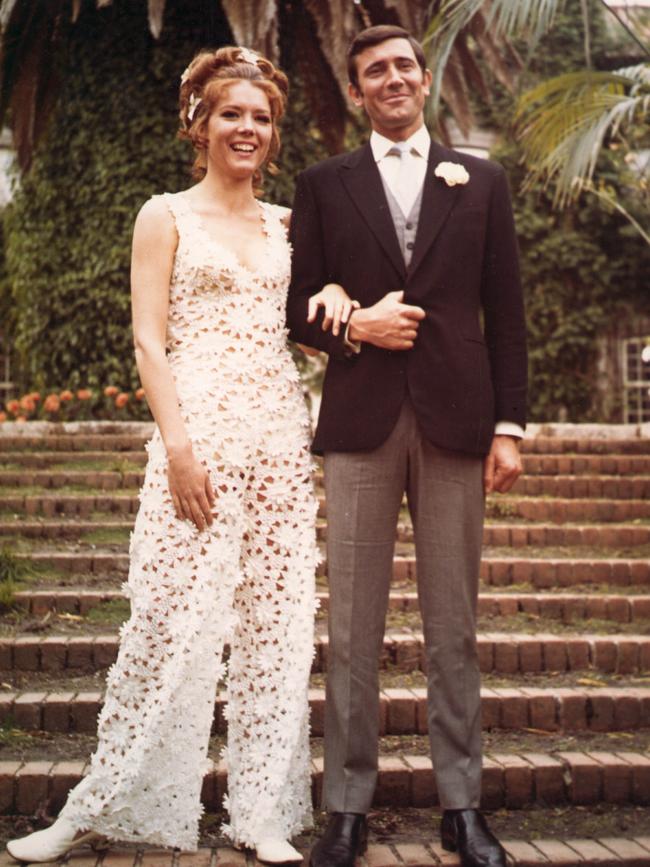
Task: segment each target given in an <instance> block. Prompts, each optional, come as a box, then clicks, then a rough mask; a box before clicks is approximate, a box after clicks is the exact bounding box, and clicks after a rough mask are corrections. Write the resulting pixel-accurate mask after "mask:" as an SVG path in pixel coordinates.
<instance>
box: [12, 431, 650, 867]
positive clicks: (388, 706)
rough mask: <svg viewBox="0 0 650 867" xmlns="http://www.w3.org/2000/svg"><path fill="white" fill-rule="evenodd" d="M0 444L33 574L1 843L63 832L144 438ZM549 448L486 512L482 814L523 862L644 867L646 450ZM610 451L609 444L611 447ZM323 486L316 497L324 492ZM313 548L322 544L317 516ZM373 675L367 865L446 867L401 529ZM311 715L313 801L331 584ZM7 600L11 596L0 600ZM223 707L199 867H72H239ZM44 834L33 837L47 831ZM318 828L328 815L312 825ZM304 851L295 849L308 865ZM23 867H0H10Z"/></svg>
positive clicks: (648, 573)
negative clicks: (377, 684)
mask: <svg viewBox="0 0 650 867" xmlns="http://www.w3.org/2000/svg"><path fill="white" fill-rule="evenodd" d="M33 429H34V428H33V427H32V426H30V427H26V428H24V429H23V430H22V431H18V432H16V429H15V427H14V429H13V432H9V426H8V425H6V426H4V427H0V548H1V547H3V546H7V550H9V551H10V552H11V562H12V564H13V565H14V567H15V568H16V569H17V570H18V571H19V572H20V582H19V586H18V588H17V590H16V592H15V594H14V597H13V608H12V609H11V610H10V611H5V612H4V613H2V614H0V681H1V685H0V813H2V817H0V831H1V832H2V834H3V836H4V837H5V838H6V837H7V836H10V835H12V834H14V833H25V832H26V831H29V830H30V827H32V826H33V827H35V826H36V825H34V822H38V821H39V820H43V819H44V818H46V817H48V816H51V815H55V814H56V811H57V810H58V809H59V808H60V806H61V805H62V803H63V802H64V801H65V797H66V794H67V792H68V791H69V789H70V788H71V787H72V786H73V785H75V784H76V782H78V780H79V779H80V778H81V776H82V775H83V773H84V768H85V766H86V762H87V759H88V756H89V753H90V752H91V750H92V748H93V744H94V733H95V728H96V719H97V714H98V712H99V710H100V708H101V704H102V700H103V675H104V672H105V669H106V668H107V666H108V665H110V664H111V663H112V662H113V661H114V659H115V655H116V652H117V630H118V627H119V624H120V622H121V621H122V620H123V619H124V618H125V617H126V616H128V606H127V602H126V600H125V599H124V597H123V596H122V593H121V591H120V584H121V582H122V581H123V580H124V578H125V576H126V573H127V569H128V557H127V545H128V535H129V531H130V529H131V527H132V525H133V519H134V515H135V512H136V510H137V505H138V500H137V488H138V486H139V484H140V482H141V480H142V472H143V467H144V463H145V453H144V442H145V439H146V435H147V433H148V429H147V428H146V427H145V426H136V425H134V426H131V427H129V428H125V427H120V426H118V425H112V426H111V425H103V426H101V425H100V426H96V427H95V428H91V427H90V426H86V427H84V426H83V425H81V426H78V427H77V428H75V429H74V430H73V429H68V430H65V429H54V430H53V429H51V428H47V427H45V428H43V429H42V430H38V433H37V434H31V433H29V432H26V431H31V430H33ZM569 433H570V432H568V431H567V430H565V431H563V432H562V435H555V436H543V435H541V434H538V435H536V436H534V437H532V438H531V439H529V440H526V441H525V443H524V452H525V454H524V468H525V473H524V476H523V477H522V478H521V479H520V480H519V482H518V483H517V485H516V487H515V489H514V490H513V491H512V493H511V494H509V495H507V496H504V497H493V498H490V500H489V502H488V509H487V513H488V522H487V525H486V529H485V537H484V557H483V563H482V567H481V569H482V571H481V593H480V598H479V654H480V664H481V670H482V671H483V689H482V711H483V714H482V719H483V729H484V739H485V763H484V775H483V789H482V799H483V806H484V808H485V809H486V810H489V811H490V822H491V824H492V825H493V827H494V828H495V830H497V831H498V833H499V834H500V836H501V838H502V839H504V840H505V841H506V844H505V845H506V849H507V851H508V853H509V856H510V860H511V864H512V865H514V867H526V865H541V864H546V865H558V867H559V865H564V867H569V865H582V867H589V865H596V864H598V865H610V864H611V865H614V864H615V865H619V867H621V865H626V867H632V865H634V867H641V865H644V867H650V815H649V811H648V810H647V807H648V805H650V589H649V588H650V496H649V495H650V441H649V440H647V439H643V438H642V437H639V436H632V435H630V432H629V430H624V431H622V432H619V433H618V434H617V433H616V431H614V432H613V435H612V432H611V431H610V432H609V436H602V435H601V436H599V437H598V438H596V437H594V436H590V435H589V432H585V431H578V432H577V433H576V434H575V435H569ZM600 433H601V434H602V432H600ZM317 482H318V483H320V480H319V479H317ZM318 529H319V537H320V538H321V540H324V539H325V537H326V533H327V523H326V504H325V502H324V500H321V509H320V518H319V528H318ZM393 573H394V581H393V589H392V592H391V597H390V609H389V614H388V622H387V632H386V638H385V641H384V647H383V653H382V657H381V661H380V667H381V688H382V692H381V702H380V714H381V716H380V731H381V744H380V751H381V761H380V773H379V784H378V787H377V793H376V799H375V805H374V807H373V813H372V815H371V828H372V833H371V846H370V849H369V851H368V853H367V855H366V857H365V859H364V861H365V863H366V864H367V865H368V867H392V865H398V864H399V865H402V864H409V865H431V867H433V865H441V864H447V865H453V864H457V863H458V861H457V858H456V857H455V856H453V855H450V854H449V853H445V852H443V851H442V849H441V848H440V845H439V842H438V838H437V833H436V832H435V830H434V823H433V820H432V815H434V814H436V813H437V812H438V811H437V810H436V807H437V803H438V801H437V792H436V787H435V779H434V777H433V774H432V770H431V764H430V760H429V758H428V745H427V739H426V736H425V734H426V725H425V677H424V674H423V646H422V636H421V629H420V623H419V617H418V614H417V597H416V592H415V578H416V572H415V559H414V552H413V537H412V528H411V525H410V522H409V520H408V515H407V513H406V512H405V513H404V515H403V517H402V520H401V522H400V525H399V527H398V531H397V538H396V553H395V560H394V569H393ZM317 581H318V589H319V596H320V599H321V612H322V613H321V615H320V616H319V621H318V627H317V633H318V634H317V641H316V650H317V652H316V655H315V659H314V666H313V673H312V688H311V690H310V705H311V716H312V738H313V774H312V779H313V793H314V800H315V803H318V796H319V790H320V786H321V783H322V740H321V738H322V733H323V711H324V698H325V696H324V682H325V675H326V671H327V658H328V643H327V637H326V632H325V617H326V612H327V607H328V596H327V581H326V566H325V567H323V569H322V570H321V574H319V576H317ZM0 589H1V586H0ZM224 701H225V697H224V694H223V693H222V692H219V694H218V695H217V699H216V702H215V722H214V728H213V736H212V739H211V745H210V756H211V758H212V759H213V762H212V767H211V769H210V770H209V772H208V773H207V774H206V776H205V778H204V784H203V801H204V803H205V806H206V810H207V812H208V814H209V815H208V818H207V820H206V823H205V825H204V828H203V836H202V847H203V848H202V849H201V850H200V851H199V853H198V855H193V856H189V855H178V854H173V853H169V852H156V851H152V850H144V852H143V851H138V850H136V849H135V848H131V847H127V848H114V849H110V850H108V851H107V852H105V853H99V854H97V853H95V854H92V855H89V854H88V853H85V852H83V851H82V852H80V853H79V854H76V855H74V856H72V857H71V858H70V861H71V862H73V863H78V864H79V865H84V867H85V865H90V864H93V865H94V864H95V863H96V862H98V860H100V861H101V867H113V865H114V867H127V865H132V864H133V865H137V867H139V865H140V864H150V865H151V867H154V865H156V867H157V865H168V867H179V865H181V864H182V865H183V867H189V865H190V864H191V865H199V864H200V867H217V865H219V867H221V865H230V864H232V865H237V867H244V865H245V864H246V863H247V862H248V863H249V864H252V863H253V862H254V859H252V857H251V856H250V855H246V854H243V853H238V852H235V851H234V850H232V849H229V848H228V847H226V846H225V845H224V841H223V838H221V837H220V836H219V833H218V823H217V819H216V818H215V817H214V815H213V814H218V812H219V810H220V803H221V799H222V796H223V793H224V791H225V787H226V770H227V769H226V767H225V766H224V764H223V762H222V761H220V760H219V759H218V756H219V749H220V745H221V744H222V743H223V737H224V735H225V722H224V714H223V711H224ZM35 817H36V818H35ZM316 819H317V823H322V820H323V817H322V816H321V815H320V814H319V813H318V812H317V814H316ZM312 840H313V835H312V834H304V835H303V836H302V837H301V839H300V840H299V841H298V842H299V844H300V845H301V847H302V848H304V849H305V851H306V850H307V849H308V848H309V845H310V843H311V842H312ZM9 863H13V862H11V860H10V859H8V858H7V856H6V855H3V856H0V867H4V865H5V864H9Z"/></svg>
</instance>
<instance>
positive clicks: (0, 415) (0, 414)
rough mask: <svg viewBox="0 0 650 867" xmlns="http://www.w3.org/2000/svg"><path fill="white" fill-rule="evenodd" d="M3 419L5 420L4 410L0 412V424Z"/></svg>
mask: <svg viewBox="0 0 650 867" xmlns="http://www.w3.org/2000/svg"><path fill="white" fill-rule="evenodd" d="M3 421H7V413H6V412H0V424H2V422H3Z"/></svg>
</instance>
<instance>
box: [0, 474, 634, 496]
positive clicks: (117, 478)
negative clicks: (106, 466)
mask: <svg viewBox="0 0 650 867" xmlns="http://www.w3.org/2000/svg"><path fill="white" fill-rule="evenodd" d="M143 480H144V472H143V471H142V470H130V471H127V472H121V471H116V470H61V471H58V470H57V471H53V470H29V469H21V470H0V490H1V489H2V488H3V487H5V488H20V487H21V486H23V485H24V486H25V487H39V488H44V489H56V488H67V487H75V488H77V487H78V488H96V489H98V490H100V491H117V490H122V489H124V488H128V489H134V488H139V487H140V486H141V485H142V482H143ZM630 481H632V479H630ZM634 481H635V484H636V482H637V478H635V479H634ZM639 496H642V494H640V495H639Z"/></svg>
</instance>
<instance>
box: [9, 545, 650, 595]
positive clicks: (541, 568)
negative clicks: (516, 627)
mask: <svg viewBox="0 0 650 867" xmlns="http://www.w3.org/2000/svg"><path fill="white" fill-rule="evenodd" d="M13 556H14V557H15V558H16V559H17V560H19V561H21V562H24V563H32V564H34V565H38V564H42V563H44V564H47V565H51V566H52V567H54V568H58V569H64V570H65V571H69V572H72V573H73V574H74V573H76V574H79V573H82V572H83V573H92V574H95V575H106V574H109V573H118V574H120V573H121V574H122V575H126V573H127V572H128V568H129V555H128V553H117V552H108V553H107V552H97V551H94V550H93V551H89V552H87V553H86V552H67V551H32V552H29V553H17V554H14V555H13ZM324 569H325V573H326V569H327V566H326V564H324ZM319 574H324V572H323V570H322V569H321V570H319ZM479 578H480V579H481V581H483V582H484V583H485V584H489V585H491V586H496V587H505V586H507V585H509V584H532V585H533V586H534V587H536V588H539V589H543V588H549V587H568V586H575V585H582V584H614V585H618V586H635V585H645V584H650V560H649V559H644V558H642V557H639V558H631V559H629V560H628V559H622V558H611V559H609V558H601V559H593V558H587V557H584V558H583V557H566V558H554V557H539V558H534V557H530V558H524V557H517V556H513V557H490V556H487V557H483V558H482V559H481V566H480V571H479ZM393 579H394V580H397V581H415V580H416V579H417V571H416V560H415V557H401V556H396V557H394V558H393Z"/></svg>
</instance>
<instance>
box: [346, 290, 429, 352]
mask: <svg viewBox="0 0 650 867" xmlns="http://www.w3.org/2000/svg"><path fill="white" fill-rule="evenodd" d="M424 317H425V312H424V310H423V309H422V308H421V307H415V306H414V305H412V304H404V292H389V293H388V294H387V295H384V297H383V298H382V299H381V301H378V302H377V303H376V304H373V305H372V307H362V308H361V309H360V310H353V311H352V313H351V315H350V330H349V331H348V337H349V339H350V340H363V341H365V342H366V343H372V344H374V345H375V346H379V347H381V348H382V349H412V348H413V345H414V343H415V338H416V337H417V334H418V326H419V325H420V321H421V320H422V319H424Z"/></svg>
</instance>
